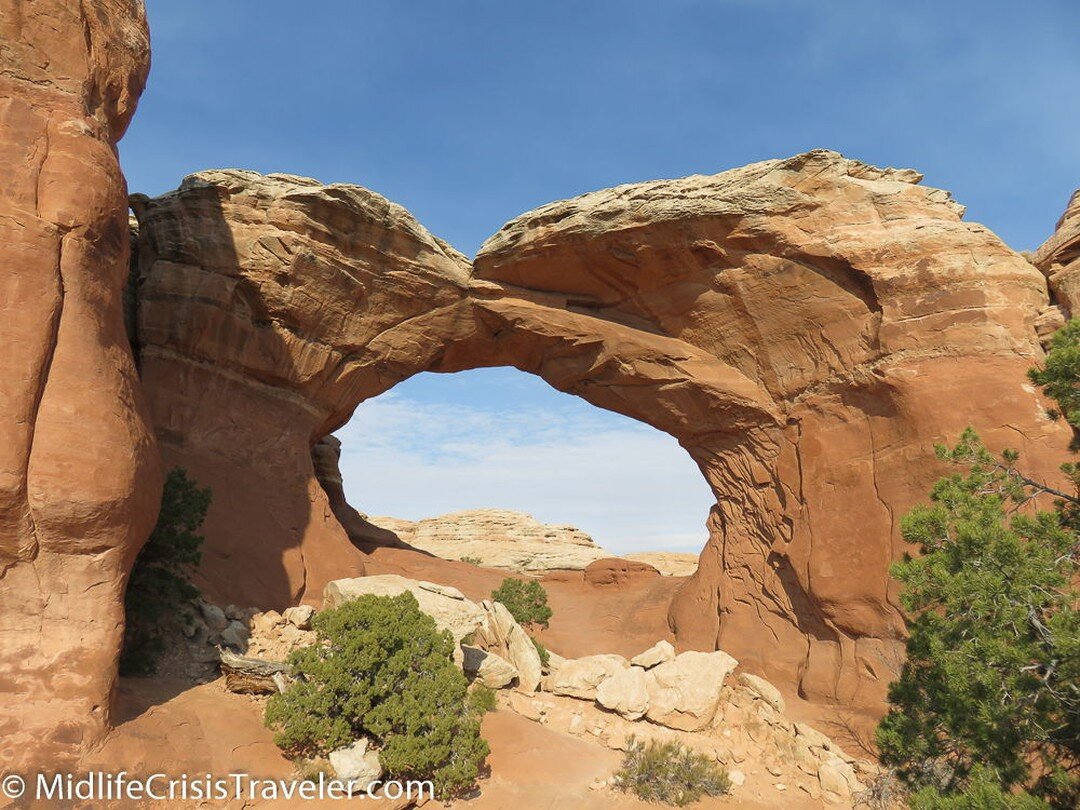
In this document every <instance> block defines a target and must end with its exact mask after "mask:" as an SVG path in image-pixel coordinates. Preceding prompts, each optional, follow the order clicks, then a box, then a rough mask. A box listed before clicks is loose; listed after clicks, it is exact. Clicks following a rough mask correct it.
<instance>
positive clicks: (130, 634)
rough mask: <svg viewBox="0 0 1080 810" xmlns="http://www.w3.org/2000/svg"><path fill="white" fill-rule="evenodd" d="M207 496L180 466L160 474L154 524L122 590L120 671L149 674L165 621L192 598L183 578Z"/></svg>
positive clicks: (194, 593) (198, 541) (198, 540)
mask: <svg viewBox="0 0 1080 810" xmlns="http://www.w3.org/2000/svg"><path fill="white" fill-rule="evenodd" d="M210 498H211V496H210V490H209V489H200V488H199V487H198V486H197V485H196V484H195V482H194V481H192V480H191V479H190V478H188V476H187V473H186V472H185V471H184V470H182V469H180V468H176V469H174V470H172V471H171V472H170V473H169V474H168V476H166V478H165V488H164V490H163V492H162V495H161V511H160V512H159V513H158V520H157V525H156V526H154V531H153V532H152V533H151V534H150V538H149V539H148V540H147V541H146V545H144V546H143V547H142V550H141V551H140V552H139V556H138V557H136V558H135V565H134V567H133V568H132V570H131V578H130V579H129V580H128V586H127V591H126V592H125V594H124V611H125V614H126V617H127V623H126V626H125V629H124V648H123V650H122V652H121V653H120V674H122V675H150V674H153V673H154V672H155V671H156V670H157V661H158V658H159V657H160V655H161V653H162V652H163V651H164V648H165V641H164V637H163V633H164V632H165V624H166V622H167V621H168V619H170V618H171V617H175V616H177V615H178V614H179V613H181V612H182V611H183V609H184V607H185V606H186V605H189V604H190V603H191V601H192V600H193V599H195V598H196V597H198V595H199V591H198V589H197V588H196V587H195V586H194V585H192V584H191V582H190V581H189V577H190V576H191V574H192V572H193V571H194V570H195V567H196V566H197V565H198V564H199V560H200V559H201V557H202V554H201V552H200V550H199V549H200V547H201V546H202V542H203V538H202V535H200V534H198V531H199V528H200V527H201V526H202V524H203V521H204V520H205V519H206V512H207V510H208V509H209V508H210Z"/></svg>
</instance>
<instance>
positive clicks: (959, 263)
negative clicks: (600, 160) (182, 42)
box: [136, 150, 1069, 705]
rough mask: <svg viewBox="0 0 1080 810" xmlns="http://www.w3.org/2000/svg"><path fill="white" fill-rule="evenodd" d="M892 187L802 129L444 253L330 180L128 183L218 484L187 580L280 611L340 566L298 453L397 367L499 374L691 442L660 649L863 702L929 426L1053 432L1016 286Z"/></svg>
mask: <svg viewBox="0 0 1080 810" xmlns="http://www.w3.org/2000/svg"><path fill="white" fill-rule="evenodd" d="M919 179H920V178H919V175H918V174H917V173H915V172H913V171H911V170H893V169H877V168H874V167H872V166H868V165H866V164H863V163H859V162H858V161H854V160H849V159H846V158H844V157H842V156H841V155H838V154H836V153H834V152H828V151H824V150H819V151H815V152H810V153H807V154H804V155H799V156H796V157H793V158H790V159H787V160H773V161H766V162H763V163H759V164H754V165H751V166H747V167H744V168H741V169H735V170H732V171H728V172H724V173H722V174H718V175H714V176H695V177H688V178H683V179H681V180H673V181H656V182H650V183H641V184H636V185H628V186H620V187H618V188H614V189H607V190H604V191H598V192H594V193H591V194H586V195H583V196H581V197H577V198H574V199H572V200H566V201H561V202H556V203H552V204H550V205H547V206H544V207H541V208H539V209H537V210H536V211H533V212H530V213H527V214H524V215H522V216H521V217H518V218H517V219H515V220H512V221H511V222H509V223H508V224H507V225H506V226H504V227H503V228H502V229H501V230H500V231H499V232H498V233H497V234H495V235H494V236H493V237H492V238H491V239H489V240H488V242H487V243H486V244H485V245H484V246H483V247H482V249H481V250H480V252H479V254H478V256H477V258H476V260H475V262H474V263H473V267H472V268H470V266H469V263H468V261H467V260H465V259H464V258H463V257H462V256H460V255H459V254H457V253H456V252H454V251H453V250H452V249H450V248H448V247H447V246H446V245H445V244H443V243H442V242H440V241H439V240H437V239H435V238H434V237H432V236H431V235H430V234H429V233H428V232H427V231H425V230H423V228H421V227H420V226H419V225H418V224H417V223H416V222H415V220H413V219H412V218H411V217H409V216H408V214H407V213H406V212H405V211H403V210H402V209H400V208H399V207H398V206H395V205H393V204H391V203H389V202H387V201H386V200H383V199H382V198H381V197H378V195H375V194H373V193H371V192H369V191H366V190H364V189H360V188H357V187H352V186H344V185H330V186H323V185H320V184H318V183H316V182H315V181H312V180H306V179H302V178H295V177H291V176H287V175H270V176H267V177H262V176H259V175H256V174H253V173H250V172H238V171H219V172H203V173H200V174H198V175H194V176H192V177H189V178H188V179H186V180H185V181H184V183H183V184H182V185H181V187H180V189H178V190H177V191H176V192H173V193H171V194H168V195H165V196H164V197H161V198H158V199H156V200H145V199H143V200H140V201H139V202H138V204H137V205H136V213H137V214H138V216H139V221H140V248H139V251H140V256H139V268H140V269H139V279H140V280H139V284H140V287H139V291H138V295H137V301H138V324H139V337H138V339H139V344H140V357H141V360H142V368H143V372H144V377H145V379H146V383H147V388H148V393H149V396H150V398H151V402H152V410H153V415H154V422H155V425H156V426H157V428H158V432H159V435H160V437H161V439H162V442H163V444H164V447H165V453H166V457H167V459H168V460H169V461H170V462H171V463H183V464H184V465H185V466H187V467H189V469H192V470H193V471H194V472H195V474H196V476H197V477H199V478H200V479H201V480H203V481H204V483H209V484H210V485H211V486H214V488H215V491H216V493H217V495H218V502H219V503H220V504H222V507H215V509H216V511H215V512H214V513H212V515H211V521H210V524H209V526H208V528H209V533H208V539H209V548H208V552H209V553H208V557H207V564H206V566H205V577H206V579H207V583H208V585H209V586H210V589H211V593H213V594H214V595H216V596H218V597H220V598H221V599H222V600H223V601H233V602H238V603H249V602H251V601H252V598H251V597H252V596H255V595H258V596H259V598H260V599H261V600H262V604H267V603H269V604H270V605H276V604H277V603H281V604H284V603H286V602H288V601H289V600H290V599H293V598H295V597H297V596H302V595H304V594H305V593H308V594H311V593H314V592H316V590H317V588H319V587H321V586H322V584H324V583H325V582H326V581H327V580H328V579H331V578H334V577H340V576H343V575H346V574H348V573H349V571H348V570H347V567H348V566H354V567H357V568H358V567H359V566H360V561H359V559H358V558H356V557H355V556H352V555H350V553H349V552H350V550H351V549H352V548H353V547H351V546H349V545H347V544H346V543H345V539H344V533H343V532H342V530H341V526H340V525H339V524H338V523H337V521H335V520H334V519H333V518H332V517H331V515H330V513H329V510H328V509H327V508H326V504H325V495H324V494H323V493H322V491H321V489H320V488H319V487H318V486H317V485H315V482H314V479H313V476H312V470H311V461H310V456H309V452H308V451H309V449H310V448H311V447H312V445H313V444H314V443H315V442H317V441H318V440H319V439H320V438H322V437H323V436H325V435H326V433H327V432H328V431H330V430H332V429H333V428H335V427H337V426H338V425H340V424H342V423H343V422H344V421H346V420H347V419H348V416H349V414H350V413H351V411H352V409H353V408H354V407H355V406H356V405H357V404H358V403H359V402H361V401H362V400H364V399H366V398H369V397H371V396H375V395H377V394H379V393H381V392H383V391H385V390H387V389H388V388H390V387H391V386H392V385H394V384H395V383H396V382H398V381H400V380H402V379H405V378H406V377H408V376H410V375H412V374H415V373H417V372H420V371H424V370H431V371H443V372H450V371H458V370H463V369H467V368H475V367H480V366H494V365H512V366H515V367H517V368H519V369H522V370H524V371H527V372H530V373H534V374H538V375H539V376H541V377H542V378H543V379H545V380H546V381H547V382H548V383H550V384H551V385H552V386H554V387H555V388H558V389H559V390H562V391H567V392H570V393H573V394H576V395H578V396H581V397H583V398H584V399H586V400H588V401H589V402H591V403H593V404H595V405H597V406H599V407H602V408H607V409H610V410H614V411H617V412H619V413H622V414H625V415H628V416H631V417H633V418H636V419H639V420H641V421H643V422H646V423H648V424H651V425H653V426H655V427H656V428H658V429H660V430H663V431H666V432H667V433H670V434H671V435H673V436H674V437H676V438H677V439H678V440H679V442H680V443H681V444H682V446H683V447H684V448H685V449H686V450H687V452H688V453H689V454H690V455H691V456H692V457H693V458H694V459H695V460H696V461H697V463H698V465H699V467H700V468H701V471H702V474H703V475H704V476H705V478H706V479H707V480H708V481H709V483H710V485H711V486H712V488H713V490H714V492H715V493H716V497H717V503H716V506H715V507H714V509H713V510H712V514H711V515H710V516H709V518H708V527H709V530H710V540H709V542H708V544H707V546H706V548H705V549H704V551H703V552H702V555H701V559H700V565H699V569H698V571H697V573H696V574H695V575H694V577H693V578H692V579H691V580H690V581H689V582H688V583H687V585H686V586H685V587H684V589H683V591H682V593H681V595H680V597H679V598H678V599H677V600H676V603H675V604H674V605H673V608H672V612H671V621H672V623H673V625H674V627H675V629H676V631H677V633H678V638H679V641H680V644H681V645H682V646H683V647H684V648H699V649H716V648H720V647H722V648H723V649H725V650H727V651H729V652H731V653H732V654H733V655H735V656H736V657H738V658H739V659H740V660H742V661H743V662H744V664H746V665H747V666H748V667H750V668H752V669H755V670H757V671H759V672H763V673H764V674H766V675H768V676H769V677H771V678H773V679H774V680H776V681H778V682H785V683H792V682H793V683H794V684H796V685H797V686H798V687H799V689H800V690H801V692H802V694H804V695H806V696H808V697H813V698H817V699H826V700H840V701H843V702H845V703H848V704H861V705H873V704H876V703H877V702H878V701H880V699H881V697H882V695H883V690H884V686H885V684H886V683H887V682H888V681H889V680H890V679H891V678H892V677H893V675H894V673H895V671H896V670H897V668H898V665H899V660H900V658H899V656H900V651H901V648H902V643H901V636H902V633H903V626H902V620H901V616H900V612H899V608H898V607H897V599H896V592H895V585H894V584H893V583H892V582H891V581H890V580H889V577H888V574H887V569H888V564H889V563H890V561H891V560H893V559H895V558H896V557H897V556H898V555H899V554H901V553H902V552H903V550H904V548H903V544H902V541H901V539H900V536H899V531H898V518H899V516H900V515H901V514H902V513H903V512H904V511H905V510H906V509H908V508H909V507H910V506H911V505H912V504H913V503H915V502H917V501H918V500H920V499H922V498H924V497H925V493H926V491H927V488H928V486H929V484H930V483H931V482H932V480H933V479H934V478H935V477H936V476H937V475H939V474H940V469H939V468H937V467H936V466H935V464H934V463H933V459H932V450H931V444H932V443H933V442H936V441H947V440H949V439H951V438H954V437H955V436H956V435H957V434H958V433H959V432H960V431H961V430H962V429H963V428H964V427H965V426H966V425H968V424H973V425H975V426H976V427H977V428H978V429H979V430H980V431H981V432H982V434H983V435H984V438H985V439H986V440H987V441H988V443H989V444H990V445H991V446H992V447H995V448H1001V447H1005V446H1010V447H1016V448H1017V449H1019V450H1020V451H1021V452H1022V453H1023V455H1024V458H1025V463H1026V465H1027V466H1028V468H1029V469H1031V470H1032V471H1033V472H1034V474H1036V475H1040V476H1045V477H1052V476H1053V475H1054V474H1055V471H1056V467H1057V464H1058V462H1059V461H1060V458H1061V455H1062V453H1063V450H1064V448H1065V446H1066V445H1067V443H1068V438H1069V437H1068V436H1067V435H1066V434H1067V432H1068V431H1067V429H1066V428H1064V427H1063V426H1062V425H1056V424H1054V423H1052V422H1050V421H1049V420H1047V419H1046V418H1045V416H1044V414H1043V410H1042V407H1041V404H1040V401H1039V399H1038V396H1037V395H1036V392H1035V391H1034V390H1033V389H1032V387H1031V386H1030V385H1028V384H1027V383H1026V381H1025V377H1024V372H1025V370H1026V369H1027V368H1028V367H1029V366H1030V365H1032V364H1033V363H1034V362H1036V361H1037V360H1038V358H1039V357H1040V356H1041V349H1040V347H1039V344H1038V340H1037V336H1036V332H1035V324H1034V322H1035V318H1036V315H1037V313H1038V312H1040V310H1042V309H1043V308H1045V306H1046V304H1047V291H1046V284H1045V281H1044V279H1043V277H1042V276H1041V275H1040V273H1039V272H1038V271H1037V270H1036V268H1034V267H1033V266H1032V265H1031V264H1029V263H1028V262H1027V261H1025V260H1024V259H1023V258H1021V257H1020V256H1018V255H1017V254H1015V253H1014V252H1013V251H1011V250H1010V249H1009V248H1008V247H1006V246H1005V245H1004V244H1003V243H1002V242H1001V241H1000V240H999V239H998V238H997V237H996V236H994V235H993V234H992V233H991V232H989V231H988V230H986V229H985V228H983V227H982V226H979V225H977V224H970V223H965V222H963V221H962V219H961V216H962V212H963V209H962V207H961V206H959V205H957V204H956V203H955V202H953V201H952V200H951V199H950V197H949V195H948V194H947V193H946V192H944V191H941V190H937V189H932V188H925V187H922V186H920V185H918V181H919ZM419 497H422V494H421V495H419ZM268 597H269V599H268Z"/></svg>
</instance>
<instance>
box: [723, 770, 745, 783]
mask: <svg viewBox="0 0 1080 810" xmlns="http://www.w3.org/2000/svg"><path fill="white" fill-rule="evenodd" d="M727 775H728V779H730V780H731V784H733V785H734V786H735V787H742V785H743V784H744V783H745V782H746V774H745V773H743V772H742V771H740V770H739V769H738V768H734V769H732V770H730V771H728V774H727Z"/></svg>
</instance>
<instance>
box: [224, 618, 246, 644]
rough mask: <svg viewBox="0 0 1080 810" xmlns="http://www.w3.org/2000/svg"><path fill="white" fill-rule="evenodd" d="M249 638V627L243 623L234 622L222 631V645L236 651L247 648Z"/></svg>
mask: <svg viewBox="0 0 1080 810" xmlns="http://www.w3.org/2000/svg"><path fill="white" fill-rule="evenodd" d="M249 636H250V634H249V632H248V629H247V626H246V625H245V624H244V623H243V622H241V621H235V620H234V621H231V622H229V626H228V627H226V628H225V629H224V630H222V631H221V643H222V644H224V645H225V646H226V647H231V648H232V649H234V650H242V649H244V648H245V647H246V646H247V643H248V638H249Z"/></svg>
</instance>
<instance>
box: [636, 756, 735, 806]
mask: <svg viewBox="0 0 1080 810" xmlns="http://www.w3.org/2000/svg"><path fill="white" fill-rule="evenodd" d="M615 787H616V788H618V789H619V790H623V791H627V792H630V793H633V794H634V795H635V796H637V797H638V798H639V799H642V800H644V801H647V802H658V803H661V804H671V805H675V806H676V807H683V806H685V805H688V804H692V803H693V802H696V801H697V800H698V799H700V798H701V797H702V796H720V795H722V794H724V793H727V792H728V791H729V790H731V779H730V778H728V775H727V771H725V770H724V769H723V768H721V767H720V766H719V765H717V764H716V762H714V761H713V760H712V759H710V758H709V757H707V756H705V755H704V754H699V753H698V752H697V751H693V750H691V749H689V748H687V747H686V746H684V745H680V744H679V743H676V742H658V741H656V740H649V741H648V742H647V743H642V742H640V741H638V740H634V739H631V740H630V747H629V749H628V750H627V751H626V755H625V756H624V757H623V763H622V767H621V768H620V769H619V770H618V771H616V772H615Z"/></svg>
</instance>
